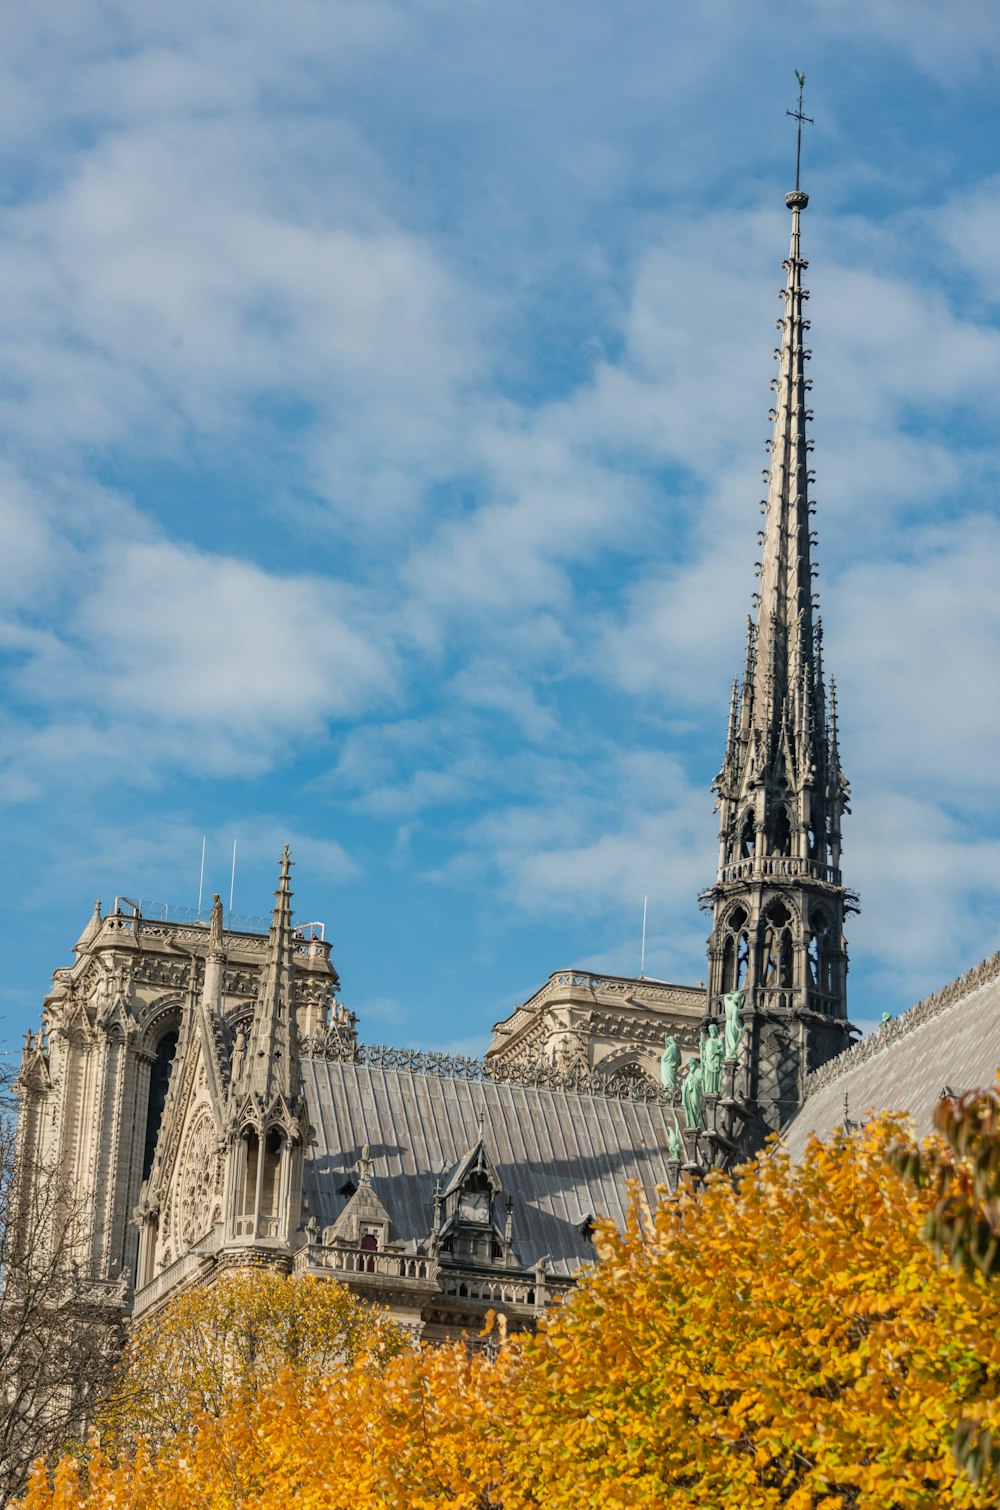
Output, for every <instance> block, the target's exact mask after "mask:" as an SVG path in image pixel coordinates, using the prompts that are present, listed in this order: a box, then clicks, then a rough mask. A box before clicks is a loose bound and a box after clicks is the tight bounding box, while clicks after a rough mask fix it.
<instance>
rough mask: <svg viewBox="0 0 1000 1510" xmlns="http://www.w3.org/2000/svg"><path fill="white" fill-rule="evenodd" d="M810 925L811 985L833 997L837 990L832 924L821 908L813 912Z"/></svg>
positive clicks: (809, 960)
mask: <svg viewBox="0 0 1000 1510" xmlns="http://www.w3.org/2000/svg"><path fill="white" fill-rule="evenodd" d="M810 924H811V929H810V935H809V948H808V949H807V951H806V960H807V962H808V968H809V980H810V984H811V985H813V986H814V987H815V988H816V990H817V991H821V992H822V993H823V995H825V996H832V995H833V994H834V990H835V964H834V958H833V952H834V951H833V938H832V932H833V930H832V924H831V922H830V918H829V917H828V915H827V914H826V913H825V912H824V911H823V910H822V909H820V908H817V909H816V911H815V912H813V914H812V917H811V918H810Z"/></svg>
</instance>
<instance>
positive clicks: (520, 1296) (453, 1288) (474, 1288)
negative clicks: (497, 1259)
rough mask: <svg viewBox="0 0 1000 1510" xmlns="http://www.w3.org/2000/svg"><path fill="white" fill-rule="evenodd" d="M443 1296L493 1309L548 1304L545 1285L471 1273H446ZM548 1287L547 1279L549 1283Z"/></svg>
mask: <svg viewBox="0 0 1000 1510" xmlns="http://www.w3.org/2000/svg"><path fill="white" fill-rule="evenodd" d="M439 1282H440V1286H441V1294H442V1295H447V1296H448V1297H449V1299H452V1300H480V1301H485V1302H486V1304H487V1305H491V1306H530V1307H532V1308H536V1307H538V1308H540V1307H541V1305H542V1304H544V1300H545V1288H544V1284H543V1285H542V1286H541V1287H540V1286H539V1283H538V1281H537V1280H536V1279H534V1278H531V1279H517V1278H514V1277H513V1276H511V1278H510V1279H508V1278H507V1277H506V1276H504V1278H502V1279H500V1278H498V1277H497V1276H496V1275H495V1274H475V1273H472V1272H471V1271H469V1270H462V1269H458V1270H451V1269H442V1270H441V1273H440V1278H439ZM545 1283H547V1279H546V1282H545Z"/></svg>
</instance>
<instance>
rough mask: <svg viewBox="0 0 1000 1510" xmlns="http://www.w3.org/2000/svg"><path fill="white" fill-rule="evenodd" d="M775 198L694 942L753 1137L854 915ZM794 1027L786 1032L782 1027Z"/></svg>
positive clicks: (797, 279)
mask: <svg viewBox="0 0 1000 1510" xmlns="http://www.w3.org/2000/svg"><path fill="white" fill-rule="evenodd" d="M802 84H803V79H802V76H801V75H799V103H798V109H797V110H795V111H789V114H790V115H792V116H793V118H794V119H795V121H796V123H797V125H798V142H797V161H796V181H795V188H794V189H793V190H792V192H791V193H790V194H788V195H786V197H785V203H786V204H787V206H788V209H789V210H790V211H791V217H792V224H791V240H790V245H789V250H788V257H787V259H786V261H785V263H784V268H785V274H786V276H785V287H784V288H783V289H782V290H781V298H782V299H783V301H784V310H783V314H782V318H781V320H780V321H779V322H778V328H779V330H780V332H781V341H780V345H779V347H778V350H777V351H776V352H775V356H776V357H777V359H778V373H777V376H776V377H775V378H774V380H773V382H772V387H773V389H774V391H775V399H774V407H773V409H772V410H771V416H770V417H771V421H772V431H771V437H770V440H769V442H768V450H769V451H770V461H769V465H768V468H767V471H766V473H765V476H766V479H767V497H766V499H765V500H764V503H763V508H764V513H765V519H764V529H763V530H762V532H761V537H762V541H763V548H762V551H761V560H760V562H759V566H758V570H759V576H760V582H759V592H758V593H757V594H756V595H755V612H754V615H753V617H752V619H751V621H750V624H749V626H748V633H747V645H746V655H745V660H744V670H743V681H742V688H741V695H740V707H739V715H738V718H737V719H736V722H735V729H736V734H735V739H734V733H733V731H734V720H733V713H732V709H731V710H730V716H729V722H728V727H727V732H726V757H725V760H724V763H723V767H722V772H721V773H720V776H719V777H718V778H717V779H716V782H715V792H716V794H717V798H718V802H717V807H718V811H719V839H720V855H719V869H718V875H717V879H716V883H715V885H714V886H713V887H712V888H710V890H708V891H707V892H705V893H704V894H703V898H702V900H703V902H704V903H705V904H706V905H711V907H712V910H713V924H712V934H711V936H710V938H709V947H708V967H709V969H708V1013H709V1018H710V1019H712V1018H719V1017H720V1015H721V1014H722V1013H723V1010H724V1003H725V1001H726V1000H728V1001H730V1002H732V1000H734V999H735V998H737V997H738V998H739V1000H740V1002H741V1006H740V1008H739V1010H740V1012H741V1014H742V1020H743V1022H744V1026H745V1027H746V1029H747V1035H748V1036H747V1042H748V1049H747V1054H746V1060H745V1075H746V1082H745V1085H744V1087H743V1091H744V1094H745V1096H746V1098H747V1104H748V1105H751V1104H752V1105H753V1106H754V1107H755V1109H756V1111H755V1115H756V1117H757V1118H758V1122H757V1123H756V1124H755V1126H756V1129H757V1130H756V1132H755V1133H754V1137H755V1138H756V1139H759V1138H760V1137H762V1136H763V1135H764V1134H765V1133H766V1132H767V1131H773V1130H774V1129H776V1128H778V1127H780V1126H782V1125H783V1124H784V1123H785V1122H786V1121H787V1119H788V1117H789V1116H790V1115H791V1114H792V1113H793V1111H794V1109H795V1107H796V1106H797V1105H798V1104H799V1103H800V1100H801V1096H802V1093H803V1088H804V1084H805V1077H806V1076H807V1075H808V1074H809V1072H810V1071H811V1070H813V1069H815V1068H816V1067H817V1066H818V1065H819V1064H822V1063H823V1062H824V1061H825V1060H826V1059H828V1058H829V1057H830V1056H831V1054H833V1053H836V1052H838V1051H839V1049H840V1048H841V1047H842V1046H843V1044H844V1043H845V1042H846V1041H847V1038H848V1036H849V1033H850V1025H849V1023H848V1020H847V986H846V977H847V949H846V944H845V941H844V916H845V912H846V911H847V909H848V907H849V906H853V905H854V903H855V899H854V897H853V894H851V893H848V892H846V891H845V889H844V886H843V882H842V879H841V872H840V850H841V841H840V824H841V817H842V814H843V813H844V811H845V810H846V806H847V783H846V781H845V780H844V777H843V774H842V773H841V771H840V762H839V754H838V750H837V733H836V702H835V700H834V698H833V696H832V694H831V697H830V699H829V713H828V711H827V699H826V696H825V691H824V687H823V657H822V631H821V629H820V626H819V621H818V618H817V615H816V599H815V595H814V593H813V586H812V579H813V563H812V547H813V535H812V532H811V530H810V516H811V514H812V511H813V510H812V505H811V503H810V499H809V487H810V483H811V481H812V475H813V474H812V472H811V471H810V468H809V452H810V451H811V449H812V441H811V440H810V438H809V435H808V422H809V420H810V419H811V417H812V416H811V414H810V411H809V410H808V409H807V408H806V399H807V394H808V392H809V389H810V387H811V384H810V382H809V380H808V379H807V378H806V376H805V364H806V361H807V360H808V357H809V352H808V351H807V350H806V346H805V334H806V331H807V330H808V328H809V321H808V320H807V319H805V317H804V315H803V306H804V303H805V300H806V299H807V298H808V294H807V292H806V290H805V289H804V288H803V286H802V275H803V273H804V271H805V269H806V266H807V264H806V261H805V259H804V258H803V256H802V250H801V221H802V212H803V210H804V209H805V208H806V206H807V205H808V203H809V198H808V195H807V194H806V193H805V191H804V190H803V189H802V187H801V184H800V179H799V159H800V156H801V133H802V123H803V121H808V120H809V117H808V116H806V115H804V114H803V110H802ZM794 1022H797V1023H798V1027H797V1028H796V1029H795V1032H794V1033H793V1032H792V1029H791V1024H792V1023H794Z"/></svg>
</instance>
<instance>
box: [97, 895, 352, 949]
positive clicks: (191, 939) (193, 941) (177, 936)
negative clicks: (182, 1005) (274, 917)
mask: <svg viewBox="0 0 1000 1510" xmlns="http://www.w3.org/2000/svg"><path fill="white" fill-rule="evenodd" d="M175 910H178V911H185V912H187V911H192V913H193V909H189V908H182V909H175ZM233 921H234V922H239V923H253V924H255V925H256V924H259V925H260V928H259V930H257V929H256V928H255V929H254V930H251V929H249V928H248V929H246V930H244V929H241V928H225V929H223V933H222V940H223V944H224V946H225V948H226V950H227V952H231V953H233V954H265V953H266V952H267V935H268V928H269V926H270V924H269V919H268V918H241V917H234V919H233ZM103 928H104V932H105V933H110V934H115V933H118V934H126V935H129V936H131V937H134V938H137V939H138V938H142V939H157V938H159V939H163V940H164V941H165V942H167V943H171V944H180V945H181V946H186V945H193V946H194V952H196V953H197V952H200V951H201V950H203V949H204V947H205V942H206V940H207V938H208V923H207V921H206V922H204V923H198V922H174V921H171V920H169V919H162V918H154V919H150V918H147V917H145V916H142V915H140V916H138V917H133V916H129V915H126V914H125V913H116V912H112V913H109V914H108V916H107V917H106V918H105V919H104V923H103ZM292 931H293V944H292V949H293V952H294V953H295V954H296V955H311V956H312V957H313V958H319V959H324V960H326V959H329V957H330V945H329V943H327V941H326V940H325V939H321V938H311V937H310V938H305V937H301V938H299V937H294V932H295V930H294V928H293V930H292Z"/></svg>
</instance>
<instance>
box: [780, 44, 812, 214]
mask: <svg viewBox="0 0 1000 1510" xmlns="http://www.w3.org/2000/svg"><path fill="white" fill-rule="evenodd" d="M795 77H796V78H797V79H798V81H799V108H798V109H797V110H786V111H785V114H786V115H790V116H791V118H792V120H793V121H797V122H798V126H797V129H796V135H795V193H796V196H798V195H799V194H801V192H802V191H801V189H800V188H799V174H800V172H801V169H802V122H803V121H808V122H809V124H810V126H812V125H814V124H815V122H814V121H813V118H812V116H811V115H803V114H802V96H803V93H804V92H805V87H806V76H805V74H804V73H799V70H798V69H797V68H796V70H795ZM790 199H791V195H787V196H786V200H790ZM806 203H808V200H807V201H806ZM789 208H790V209H794V208H795V207H794V205H789ZM802 208H803V209H804V208H805V205H803V206H802Z"/></svg>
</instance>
